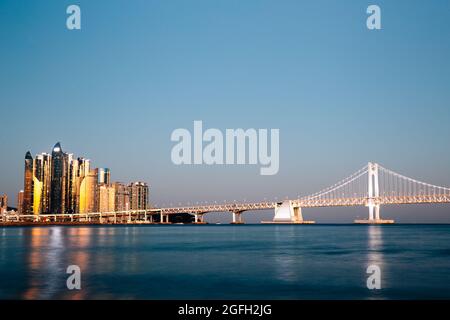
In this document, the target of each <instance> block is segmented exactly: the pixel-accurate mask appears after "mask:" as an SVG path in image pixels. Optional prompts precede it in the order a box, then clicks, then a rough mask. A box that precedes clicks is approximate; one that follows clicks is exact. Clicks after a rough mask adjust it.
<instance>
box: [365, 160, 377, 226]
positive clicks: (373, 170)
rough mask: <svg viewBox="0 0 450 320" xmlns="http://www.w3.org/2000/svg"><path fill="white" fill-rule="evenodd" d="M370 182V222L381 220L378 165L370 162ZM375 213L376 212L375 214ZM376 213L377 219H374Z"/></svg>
mask: <svg viewBox="0 0 450 320" xmlns="http://www.w3.org/2000/svg"><path fill="white" fill-rule="evenodd" d="M368 170H369V171H368V182H369V189H368V191H369V197H368V207H369V220H374V218H375V220H380V205H379V204H378V203H376V201H377V199H378V197H379V196H380V190H379V185H378V164H376V163H372V162H369V165H368ZM374 211H375V212H374ZM374 213H375V217H374Z"/></svg>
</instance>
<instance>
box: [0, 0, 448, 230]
mask: <svg viewBox="0 0 450 320" xmlns="http://www.w3.org/2000/svg"><path fill="white" fill-rule="evenodd" d="M70 4H78V5H79V6H80V7H81V11H82V30H80V31H69V30H67V29H66V25H65V23H66V17H67V14H66V12H65V11H66V8H67V6H68V5H70ZM369 4H378V5H379V6H380V7H381V12H382V30H378V31H369V30H368V29H367V28H366V18H367V14H366V8H367V6H368V5H369ZM448 21H450V3H449V2H448V1H438V0H435V1H426V2H424V1H285V0H283V1H265V0H247V1H234V0H227V1H200V0H192V1H175V0H173V1H12V0H3V1H1V2H0V39H1V50H0V108H1V114H0V117H1V118H0V121H1V127H0V130H1V131H0V132H1V134H0V150H1V157H0V164H1V166H0V170H1V171H0V193H2V192H5V193H7V194H9V195H10V197H11V198H12V199H13V200H12V201H13V202H15V195H16V193H17V191H18V190H19V189H21V188H22V183H23V181H22V180H23V157H24V155H25V152H26V151H27V150H30V151H31V152H32V154H36V153H40V152H44V151H46V152H50V150H51V147H52V146H53V145H54V144H55V142H56V141H61V144H62V147H63V149H64V150H65V151H68V152H73V153H75V154H76V155H80V156H85V157H88V158H90V159H92V160H93V162H94V165H96V166H99V167H102V166H105V167H109V168H111V171H112V178H113V180H119V181H132V180H144V181H147V182H148V183H149V184H150V185H151V201H152V202H153V203H156V204H158V205H162V204H166V205H167V204H169V203H171V202H172V203H173V204H178V202H182V203H185V202H187V201H191V202H195V201H214V200H218V201H223V200H243V199H246V200H261V199H264V198H268V199H273V198H274V197H278V198H283V197H285V196H289V197H296V196H297V195H299V194H308V193H312V192H315V191H317V190H319V189H322V188H323V187H325V186H328V185H330V184H333V183H334V182H336V181H338V180H340V179H341V178H343V177H345V176H347V175H348V174H350V173H352V172H353V171H356V170H357V169H359V168H361V167H362V166H364V165H365V164H366V163H367V162H368V161H374V162H379V163H381V164H382V165H383V166H385V167H387V168H390V169H393V170H394V171H398V172H400V173H403V174H405V175H407V176H412V177H413V178H417V179H419V180H424V181H427V182H431V183H434V184H438V185H443V186H449V185H450V167H449V163H450V152H449V149H448V138H449V137H450V126H449V121H450V105H449V102H450V88H449V85H450V62H449V60H450V59H448V57H449V56H450V41H449V39H450V25H449V23H448ZM194 120H202V121H203V123H204V126H205V127H206V128H211V127H212V128H218V129H221V130H225V129H226V128H268V129H270V128H279V129H280V148H281V149H280V171H279V173H278V174H277V175H275V176H260V175H259V167H258V166H241V167H239V166H223V167H220V166H191V167H189V166H175V165H173V164H172V162H171V160H170V151H171V148H172V147H173V145H174V143H173V142H171V141H170V134H171V132H172V131H173V130H174V129H177V128H188V129H189V130H192V126H193V121H194ZM355 210H356V211H355ZM383 210H384V211H382V214H383V213H384V214H385V215H393V216H394V217H395V216H398V217H400V218H401V219H400V220H401V221H405V222H409V221H422V220H421V219H425V220H426V219H429V220H430V221H431V220H432V221H440V222H442V221H446V222H450V206H439V207H438V208H433V207H430V206H426V207H424V206H413V207H406V208H386V209H383ZM402 210H403V211H402ZM366 211H367V210H366V208H358V209H351V210H350V209H349V210H341V209H339V210H332V211H330V210H329V209H328V210H317V211H314V212H312V211H311V212H310V213H308V215H310V217H311V218H315V219H316V220H318V221H351V220H349V219H350V218H353V217H355V215H361V216H364V215H366ZM268 216H269V217H270V213H268ZM257 219H258V220H260V219H259V218H257ZM426 221H428V220H426Z"/></svg>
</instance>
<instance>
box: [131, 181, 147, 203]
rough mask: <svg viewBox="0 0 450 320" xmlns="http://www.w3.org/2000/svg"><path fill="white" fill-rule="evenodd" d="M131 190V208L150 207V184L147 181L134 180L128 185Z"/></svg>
mask: <svg viewBox="0 0 450 320" xmlns="http://www.w3.org/2000/svg"><path fill="white" fill-rule="evenodd" d="M128 189H129V190H130V209H131V210H145V209H148V185H147V184H146V183H145V182H139V181H138V182H133V183H130V184H129V185H128Z"/></svg>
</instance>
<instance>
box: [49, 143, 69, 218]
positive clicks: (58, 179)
mask: <svg viewBox="0 0 450 320" xmlns="http://www.w3.org/2000/svg"><path fill="white" fill-rule="evenodd" d="M67 172H68V155H67V154H66V153H64V152H63V150H62V148H61V145H60V143H59V142H58V143H57V144H55V146H54V147H53V150H52V176H51V187H50V188H51V190H50V212H51V213H65V212H66V211H65V200H66V194H65V192H66V182H67V174H68V173H67Z"/></svg>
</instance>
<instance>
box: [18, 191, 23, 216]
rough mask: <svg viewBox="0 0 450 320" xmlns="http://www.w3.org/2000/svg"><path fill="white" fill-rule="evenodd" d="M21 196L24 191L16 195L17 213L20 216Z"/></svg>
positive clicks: (21, 207)
mask: <svg viewBox="0 0 450 320" xmlns="http://www.w3.org/2000/svg"><path fill="white" fill-rule="evenodd" d="M23 195H24V191H23V190H20V191H19V193H18V194H17V213H18V214H22V213H23Z"/></svg>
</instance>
